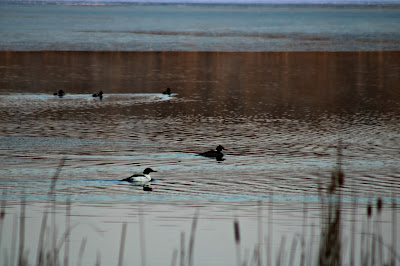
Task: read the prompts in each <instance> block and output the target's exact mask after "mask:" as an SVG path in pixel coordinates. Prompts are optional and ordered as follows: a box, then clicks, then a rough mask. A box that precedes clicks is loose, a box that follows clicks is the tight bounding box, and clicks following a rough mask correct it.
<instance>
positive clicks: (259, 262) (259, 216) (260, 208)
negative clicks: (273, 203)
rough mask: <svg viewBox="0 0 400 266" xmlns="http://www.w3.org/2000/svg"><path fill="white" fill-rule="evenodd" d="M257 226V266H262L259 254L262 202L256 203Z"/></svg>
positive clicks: (261, 232) (261, 233)
mask: <svg viewBox="0 0 400 266" xmlns="http://www.w3.org/2000/svg"><path fill="white" fill-rule="evenodd" d="M257 218H258V219H257V224H258V247H257V254H258V264H257V265H258V266H261V265H262V252H261V247H262V239H263V238H262V236H263V231H262V228H263V227H262V201H261V200H259V201H258V214H257Z"/></svg>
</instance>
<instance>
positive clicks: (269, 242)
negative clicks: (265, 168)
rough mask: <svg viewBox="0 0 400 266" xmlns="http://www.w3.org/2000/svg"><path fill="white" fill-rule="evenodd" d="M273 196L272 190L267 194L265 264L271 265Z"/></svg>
mask: <svg viewBox="0 0 400 266" xmlns="http://www.w3.org/2000/svg"><path fill="white" fill-rule="evenodd" d="M273 198H274V192H273V191H272V190H271V191H270V194H269V206H268V239H267V266H272V241H273V232H274V231H273Z"/></svg>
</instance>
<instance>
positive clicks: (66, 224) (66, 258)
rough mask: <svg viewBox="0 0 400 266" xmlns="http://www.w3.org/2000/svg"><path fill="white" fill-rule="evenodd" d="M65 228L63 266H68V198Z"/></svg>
mask: <svg viewBox="0 0 400 266" xmlns="http://www.w3.org/2000/svg"><path fill="white" fill-rule="evenodd" d="M65 216H66V217H65V228H66V231H67V234H66V236H65V247H64V266H68V257H69V235H70V233H69V232H70V230H69V228H70V218H71V200H70V199H69V198H68V199H67V202H66V214H65Z"/></svg>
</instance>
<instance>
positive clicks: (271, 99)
mask: <svg viewBox="0 0 400 266" xmlns="http://www.w3.org/2000/svg"><path fill="white" fill-rule="evenodd" d="M0 70H1V71H0V165H1V168H0V182H1V189H2V190H4V191H5V190H6V191H7V200H10V201H11V203H9V206H10V207H8V208H9V210H10V212H11V213H14V215H16V214H15V213H17V212H18V207H19V201H14V200H20V199H21V197H22V196H24V197H25V199H26V200H27V201H28V202H32V205H29V204H28V208H27V211H28V212H30V213H34V214H35V213H36V215H35V216H34V217H33V218H32V221H33V222H34V224H33V226H36V227H35V228H39V227H40V218H41V217H40V216H38V215H37V213H42V212H43V209H44V208H43V206H42V203H40V201H42V200H46V199H47V195H48V190H49V187H50V184H51V178H52V176H53V175H54V171H55V169H56V168H57V165H58V164H59V161H60V159H61V158H64V157H66V160H65V164H64V166H63V169H62V172H61V173H60V176H59V180H58V182H57V186H56V190H55V192H56V194H57V199H58V200H59V201H62V202H63V201H64V200H66V199H71V200H72V202H73V208H72V210H73V212H75V213H76V214H74V215H76V216H77V218H76V220H75V221H85V222H84V224H85V223H86V222H87V224H89V225H91V226H93V225H94V227H96V228H97V227H101V230H105V231H104V232H103V233H104V235H105V237H104V239H106V240H107V241H100V242H101V243H102V244H101V247H99V249H100V250H106V251H107V250H112V252H109V253H111V254H109V255H104V257H103V255H102V261H105V262H106V263H108V262H109V263H113V262H115V261H117V257H116V256H117V254H118V250H117V249H116V248H115V247H116V246H117V243H119V242H118V241H119V236H120V229H121V227H120V225H121V223H122V222H126V221H127V222H128V223H131V224H128V231H129V230H137V223H138V222H137V220H136V218H137V216H136V211H137V206H138V205H137V204H138V202H139V203H143V202H146V205H145V208H144V214H145V215H147V217H148V220H150V221H151V222H150V223H149V224H148V226H149V227H148V228H149V229H148V230H149V231H151V232H152V231H153V230H154V233H151V232H149V233H148V234H149V238H150V239H155V240H154V242H156V243H154V242H153V243H154V245H155V246H156V248H157V247H158V249H156V250H161V251H160V253H159V254H155V253H154V254H152V256H151V257H149V261H151V264H152V265H160V263H162V262H165V261H166V260H168V261H169V260H170V259H171V254H172V252H173V250H174V249H176V248H179V234H180V233H181V232H182V231H185V232H189V229H188V228H187V224H188V221H189V223H190V221H191V219H192V217H193V214H194V209H193V207H196V206H197V207H199V208H202V212H201V215H200V216H199V217H200V222H199V231H201V232H202V233H201V234H200V235H201V236H199V238H198V241H199V243H198V246H197V247H199V248H198V250H196V252H198V253H197V254H199V255H197V256H198V257H196V258H195V262H197V263H199V262H203V264H202V265H232V263H235V261H234V259H233V258H235V256H234V255H235V251H234V250H235V247H234V240H233V232H232V221H233V219H232V217H233V216H234V215H235V214H237V216H238V218H239V220H240V222H241V230H243V231H242V234H244V237H243V236H242V239H246V240H243V241H245V242H243V243H242V247H243V249H244V250H245V249H246V247H247V249H249V248H250V250H251V251H253V246H254V245H255V243H257V241H258V240H259V237H258V235H257V230H256V229H255V228H257V226H258V225H257V206H256V205H257V204H258V202H262V204H263V207H262V210H263V213H264V214H265V213H268V219H267V218H266V219H263V220H262V224H263V226H264V228H270V227H271V226H273V228H274V232H276V235H275V240H274V241H273V243H272V244H271V243H267V241H266V240H265V241H262V242H263V244H262V245H263V248H264V249H265V248H267V247H270V246H271V245H272V246H273V248H272V249H273V254H274V259H273V260H274V261H277V260H278V259H279V248H280V246H279V245H280V244H279V242H280V241H282V239H283V237H286V236H289V237H288V242H287V243H290V242H289V241H290V240H291V241H292V242H291V244H292V245H294V244H293V243H295V241H298V243H299V244H298V246H299V247H300V246H303V251H302V252H307V254H309V255H308V257H306V258H305V260H306V262H307V261H316V260H317V258H318V249H321V250H320V253H321V252H325V250H326V248H328V250H329V245H328V246H322V247H321V246H318V244H317V243H316V242H317V241H318V239H319V241H320V242H321V243H323V242H324V238H323V237H321V238H320V232H321V233H322V234H324V232H327V234H328V233H329V231H332V230H333V231H335V232H336V231H337V232H338V235H337V236H340V237H338V238H337V239H336V240H337V246H338V247H340V249H342V248H343V246H344V244H346V243H347V242H348V238H346V236H345V235H344V234H343V235H342V233H341V232H343V231H345V232H347V233H348V234H350V233H351V234H354V235H357V237H355V238H352V239H356V244H354V245H355V246H356V252H357V248H358V249H359V250H360V249H361V250H363V247H362V246H363V244H362V243H363V239H360V237H359V236H362V235H363V234H364V232H366V231H367V232H370V231H368V230H367V229H365V228H363V226H364V225H365V223H366V222H365V221H366V219H369V218H365V207H366V205H369V204H371V202H373V201H375V200H376V198H380V199H382V200H383V203H384V206H389V205H390V203H392V202H394V203H393V207H392V209H390V208H387V209H384V213H385V214H382V216H380V215H381V214H379V216H378V215H377V216H376V217H377V218H376V219H381V220H382V221H384V222H385V223H387V224H391V225H392V224H394V225H395V226H394V227H392V228H383V229H382V235H383V239H384V241H385V243H389V244H394V245H396V241H393V240H392V239H391V238H390V237H392V235H394V238H396V237H397V239H400V236H398V231H396V222H393V220H392V219H396V214H397V213H398V208H397V207H395V202H398V194H397V192H398V191H399V189H400V182H399V180H400V179H399V178H400V168H399V165H400V161H399V158H400V157H399V155H400V154H399V150H400V126H399V125H400V75H399V73H400V52H362V53H358V52H347V53H341V52H318V53H308V52H305V53H218V52H215V53H207V52H201V53H197V52H0ZM167 87H170V88H172V92H173V93H174V95H172V96H171V97H169V96H168V95H163V94H162V93H161V92H162V91H165V89H166V88H167ZM60 89H62V90H64V91H65V92H66V93H67V94H66V95H65V96H64V97H61V98H60V97H58V96H53V95H52V94H53V93H54V92H56V91H58V90H60ZM100 90H102V91H103V92H104V93H105V94H104V98H103V99H102V100H100V99H99V98H93V97H92V96H91V95H92V93H95V92H98V91H100ZM339 140H342V147H343V151H342V153H343V156H342V161H341V167H342V169H343V171H344V173H345V181H344V184H343V186H342V187H341V188H340V199H341V201H343V203H340V205H339V207H340V208H339V209H340V212H339V213H335V212H333V215H334V216H333V217H334V218H335V217H338V218H337V221H338V222H337V223H336V218H335V219H325V220H324V219H323V218H325V217H324V208H323V207H321V205H320V201H321V199H322V200H330V199H331V196H328V197H325V196H323V197H318V192H319V191H320V189H321V188H322V189H324V191H326V190H328V189H329V187H330V176H331V173H332V169H333V167H334V166H335V165H336V158H337V151H338V143H339ZM218 144H222V145H223V146H224V147H225V148H227V150H226V151H224V152H225V154H226V156H225V157H224V158H226V160H225V161H222V162H217V161H215V159H208V158H203V157H200V156H196V154H197V153H199V152H204V151H206V150H209V149H211V148H215V147H216V146H217V145H218ZM145 167H151V168H153V169H155V170H157V171H158V172H157V173H154V176H153V177H154V178H156V179H157V182H155V183H154V184H152V186H153V188H154V189H153V191H152V192H146V191H143V190H142V189H141V188H138V187H135V186H131V185H130V184H123V183H121V182H120V181H119V180H120V179H121V178H124V177H127V176H129V175H131V174H132V172H133V171H143V169H144V168H145ZM272 194H273V195H274V197H273V201H272V198H271V197H270V195H272ZM335 197H336V195H333V196H332V198H333V200H335ZM355 200H356V201H357V204H354V202H355ZM38 201H39V203H37V202H38ZM306 204H308V207H307V206H306ZM82 205H83V206H82ZM132 206H135V208H136V209H135V214H132V210H131V208H132ZM326 206H329V205H326ZM329 208H330V207H329ZM271 209H273V211H271V212H270V210H271ZM333 209H335V208H333ZM105 210H107V211H105ZM105 212H106V213H105ZM34 214H32V216H33V215H34ZM336 214H338V215H337V216H335V215H336ZM270 215H271V216H270ZM272 216H273V218H272ZM392 217H394V218H392ZM63 219H64V217H63ZM99 219H100V220H101V221H99ZM269 219H271V220H269ZM342 219H343V220H342ZM171 221H173V222H171ZM271 221H272V222H271ZM353 221H355V222H354V223H352V222H353ZM369 221H370V220H368V223H369ZM324 223H326V225H324ZM5 224H7V225H6V226H7V227H6V228H10V227H11V225H12V224H13V221H12V216H11V215H9V216H7V221H6V223H5ZM315 224H317V226H316V227H317V229H315V228H314V225H315ZM354 224H355V225H356V226H357V230H356V229H352V228H351V226H353V225H354ZM378 224H379V223H378ZM78 227H79V229H77V231H78V233H76V234H73V235H72V237H73V238H74V239H73V240H71V241H72V242H73V243H75V247H78V246H79V244H80V242H79V241H81V238H80V236H81V235H82V234H89V242H90V241H91V242H96V240H97V238H98V235H97V233H96V232H95V233H93V234H92V233H87V230H86V229H87V228H86V227H85V226H78ZM104 228H105V229H104ZM133 228H134V229H133ZM275 228H276V230H275ZM393 228H394V229H393ZM221 230H222V231H221ZM314 230H315V231H314ZM342 230H343V231H342ZM8 231H9V232H8V235H7V238H6V239H7V240H10V239H12V235H11V234H10V232H11V230H8ZM33 231H34V230H32V232H33ZM271 231H272V230H271ZM371 231H372V230H371ZM146 232H148V231H146ZM216 232H218V234H216ZM299 232H301V233H300V235H299ZM379 233H380V232H379ZM215 235H218V238H220V239H219V240H220V241H219V242H218V244H216V245H210V242H212V241H213V239H215ZM219 236H223V237H219ZM226 236H230V237H232V239H231V240H226V239H227V237H226ZM246 236H248V238H246ZM300 236H304V237H307V240H306V242H305V243H306V244H302V245H300V243H301V241H303V240H301V238H300ZM328 236H329V235H328ZM31 237H32V236H31ZM35 237H37V236H36V235H35V236H33V238H35ZM335 237H336V235H335ZM132 239H133V238H132ZM132 239H127V241H128V242H127V243H128V244H129V245H132V246H138V245H140V243H139V242H138V241H136V242H135V240H136V238H135V239H134V240H132ZM170 239H173V241H175V242H173V246H172V247H171V248H166V249H165V243H166V242H168V241H170ZM210 239H211V240H212V241H210ZM289 239H290V240H289ZM325 240H328V241H327V242H329V241H330V240H329V237H326V239H325ZM342 240H343V241H342ZM246 241H247V242H246ZM346 241H347V242H346ZM30 243H36V242H30ZM110 243H113V247H112V248H113V249H110V247H109V246H108V245H109V244H110ZM148 243H152V242H151V240H149V242H148ZM213 243H214V242H213ZM313 243H314V244H313ZM371 243H373V242H371ZM96 244H97V243H95V244H93V245H89V247H90V248H91V249H92V250H91V251H90V252H89V254H90V256H89V257H87V258H86V260H89V263H92V260H90V259H92V258H94V256H95V254H96V252H98V250H93V249H95V248H94V247H96ZM307 244H310V245H314V246H313V247H310V250H305V249H304V247H305V246H306V245H307ZM160 245H161V247H160ZM163 245H164V246H163ZM224 245H225V246H226V245H227V246H229V248H228V249H224V248H223V247H224ZM288 245H289V244H287V245H286V247H288ZM342 245H343V246H342ZM216 246H217V247H216ZM343 249H345V248H343ZM135 250H138V249H135ZM285 250H286V254H290V251H288V250H289V248H287V249H285ZM292 250H293V249H292ZM339 251H340V250H339ZM77 252H78V251H75V253H74V254H76V253H77ZM243 252H244V253H245V251H243ZM6 253H7V251H6ZM106 253H107V252H106ZM7 254H10V253H7ZM221 254H223V255H221ZM303 254H304V253H300V250H299V251H298V253H297V254H296V258H295V259H294V261H295V262H299V261H302V260H303V259H304V257H302V256H303ZM342 254H346V253H345V252H343V253H339V255H338V257H340V256H342ZM385 254H386V256H389V255H388V254H389V252H388V251H387V250H386V251H385ZM299 255H301V256H299ZM328 255H329V254H328ZM127 256H128V257H129V258H130V259H132V257H131V255H127ZM139 256H140V255H139V254H136V253H135V254H134V261H138V260H136V259H137V258H138V257H139ZM207 256H210V257H209V258H208V260H207V261H206V262H204V260H202V259H203V258H205V257H207ZM362 257H363V256H361V259H359V258H356V260H357V261H360V260H362ZM226 258H230V259H226ZM327 259H330V258H329V257H327ZM342 259H346V260H347V259H348V257H346V256H345V255H343V258H342ZM248 260H251V259H250V258H248ZM335 260H336V257H335ZM303 261H304V260H303ZM338 261H340V258H338V259H337V260H336V262H338ZM357 261H356V264H357ZM384 261H387V260H384ZM86 262H87V261H86Z"/></svg>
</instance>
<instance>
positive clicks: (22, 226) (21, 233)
mask: <svg viewBox="0 0 400 266" xmlns="http://www.w3.org/2000/svg"><path fill="white" fill-rule="evenodd" d="M25 204H26V202H25V198H24V197H23V198H22V200H21V216H20V219H19V255H18V266H22V265H25V263H26V262H25V255H24V252H25V250H24V248H25V247H24V245H25Z"/></svg>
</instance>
